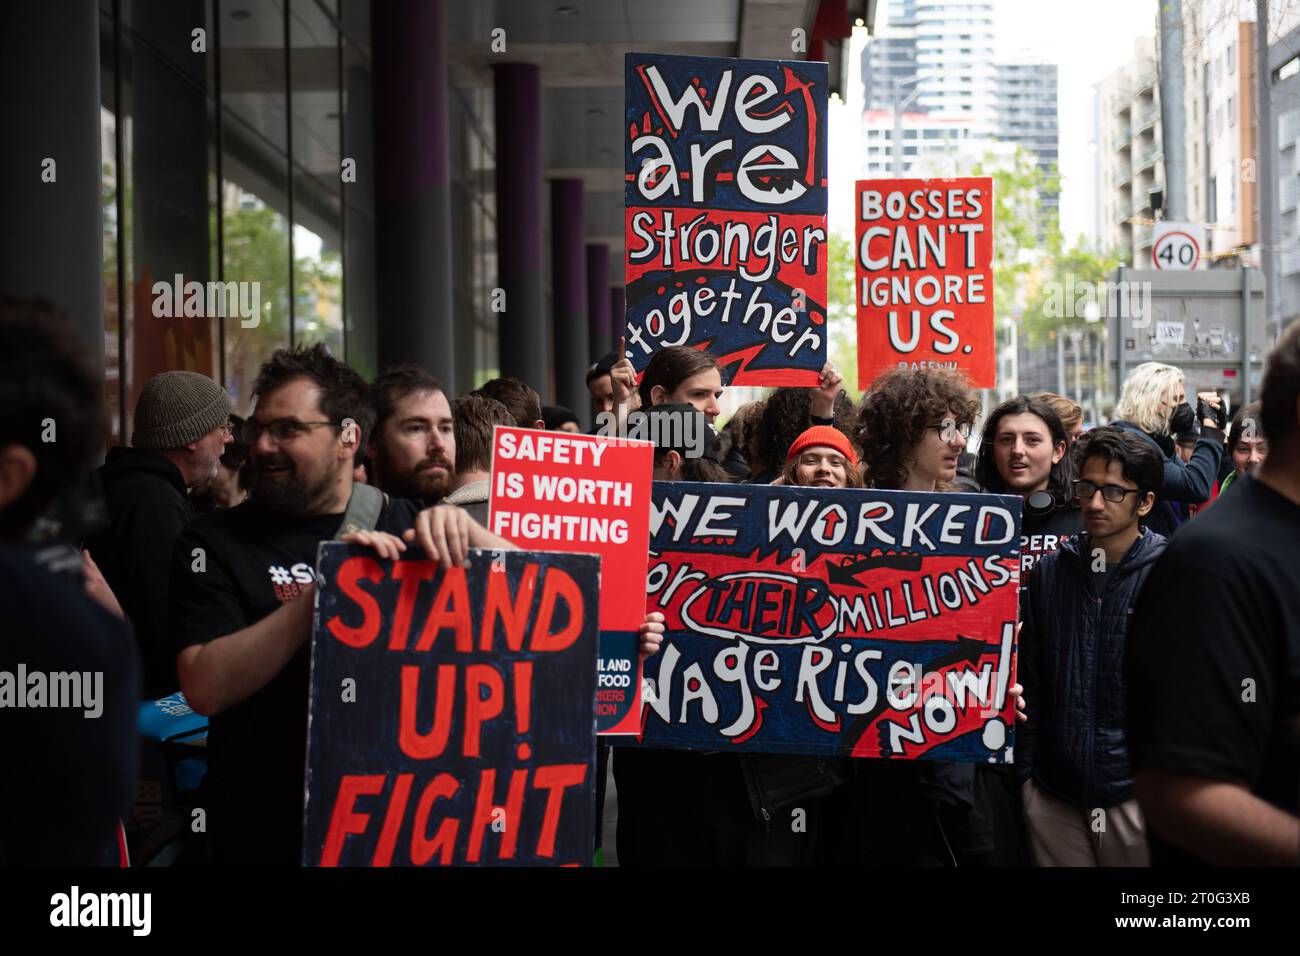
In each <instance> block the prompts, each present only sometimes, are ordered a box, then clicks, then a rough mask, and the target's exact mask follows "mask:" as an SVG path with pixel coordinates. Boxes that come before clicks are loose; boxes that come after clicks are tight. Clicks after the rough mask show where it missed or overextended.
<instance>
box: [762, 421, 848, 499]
mask: <svg viewBox="0 0 1300 956" xmlns="http://www.w3.org/2000/svg"><path fill="white" fill-rule="evenodd" d="M781 484H783V485H804V486H807V487H809V488H861V487H862V472H861V471H859V469H858V453H857V452H856V451H854V450H853V445H852V444H851V443H850V442H849V440H848V438H846V437H845V436H844V433H843V432H841V431H840V430H839V429H836V428H832V427H831V426H830V425H814V426H813V427H812V428H809V429H806V430H805V431H804V432H803V433H802V434H800V436H799V437H798V438H796V439H795V440H794V441H793V442H792V443H791V445H790V450H789V451H788V452H786V456H785V467H784V468H783V469H782V470H781Z"/></svg>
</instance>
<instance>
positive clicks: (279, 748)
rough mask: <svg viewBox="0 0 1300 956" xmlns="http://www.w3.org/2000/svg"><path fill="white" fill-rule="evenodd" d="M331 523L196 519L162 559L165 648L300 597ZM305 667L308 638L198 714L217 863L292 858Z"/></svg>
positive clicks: (409, 514)
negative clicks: (204, 716)
mask: <svg viewBox="0 0 1300 956" xmlns="http://www.w3.org/2000/svg"><path fill="white" fill-rule="evenodd" d="M416 510H417V509H416V505H415V503H414V502H410V501H405V500H402V499H390V500H389V501H388V503H387V505H386V506H385V508H384V510H383V512H382V513H381V514H380V516H379V520H378V521H377V522H376V528H377V529H378V530H380V531H388V532H390V533H392V534H398V535H400V534H401V533H402V532H403V531H405V530H406V529H407V528H409V527H411V526H412V524H413V523H414V517H415V513H416ZM342 520H343V515H342V514H341V513H340V514H333V515H311V516H307V517H300V518H286V517H281V516H276V515H268V514H265V513H263V512H260V511H258V510H256V509H255V508H254V507H253V504H252V503H251V502H249V503H246V504H243V505H240V506H239V507H237V508H233V509H231V510H229V511H223V512H216V513H214V514H208V515H200V516H199V517H198V518H196V519H195V520H194V521H193V522H191V524H190V525H189V526H188V527H187V528H186V529H185V531H184V533H183V534H182V535H181V537H180V539H179V540H178V541H177V544H176V550H175V552H174V553H173V556H172V578H171V631H172V635H173V640H174V641H175V645H176V650H177V652H180V651H181V650H183V649H184V648H186V647H190V646H192V645H194V644H204V643H207V642H208V641H211V640H214V639H216V638H218V637H224V636H226V635H228V634H232V633H234V632H235V631H239V630H243V629H244V628H246V627H248V626H250V625H252V624H254V623H256V622H257V621H259V620H261V619H262V618H264V617H266V616H267V615H268V614H270V613H271V612H273V611H275V610H276V609H277V608H279V607H280V606H281V605H283V604H284V603H286V602H287V601H290V600H292V599H293V598H295V597H297V596H298V595H299V594H301V593H302V591H303V589H304V588H306V587H307V586H308V585H310V584H311V583H312V581H313V580H314V575H315V567H316V548H317V545H319V544H320V542H322V541H328V540H330V539H332V538H333V537H334V535H335V533H336V532H337V531H338V528H339V525H340V523H341V522H342ZM195 549H202V553H201V554H196V552H195ZM310 665H311V641H310V640H308V641H307V642H305V643H304V644H303V645H302V647H300V648H299V649H298V652H297V653H296V654H294V656H293V658H292V659H291V660H290V661H289V663H288V664H287V665H285V667H284V669H283V670H281V671H280V673H279V674H277V675H276V676H275V677H274V678H273V679H272V680H271V682H270V683H268V684H267V685H266V686H265V687H263V688H262V689H261V690H259V691H258V692H257V693H255V694H253V695H252V696H251V697H249V698H248V699H246V700H244V701H241V702H240V703H238V704H236V705H234V706H233V707H231V708H229V709H228V710H225V711H223V712H221V713H219V714H217V715H215V716H214V717H212V719H211V721H210V728H209V732H208V782H207V787H208V796H207V802H208V804H209V807H208V814H207V827H208V833H209V835H210V837H211V839H212V845H213V848H214V851H215V853H216V856H217V862H218V863H223V864H227V863H240V864H246V863H252V864H268V865H282V866H296V865H298V864H299V863H300V856H301V844H302V805H303V772H304V768H305V764H306V753H307V703H308V690H309V678H310Z"/></svg>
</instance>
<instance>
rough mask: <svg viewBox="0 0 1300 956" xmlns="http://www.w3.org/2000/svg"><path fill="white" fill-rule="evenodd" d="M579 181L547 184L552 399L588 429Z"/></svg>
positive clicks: (584, 266) (584, 271) (584, 265)
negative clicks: (552, 324) (552, 307)
mask: <svg viewBox="0 0 1300 956" xmlns="http://www.w3.org/2000/svg"><path fill="white" fill-rule="evenodd" d="M582 230H583V195H582V180H581V179H554V180H552V181H551V298H552V301H553V302H554V305H555V313H554V314H555V394H556V396H557V398H558V399H559V402H560V404H561V405H564V406H567V407H568V408H570V409H572V410H573V413H574V414H575V415H577V416H578V418H579V419H581V420H582V423H583V427H584V428H586V427H589V426H590V424H591V423H590V422H588V421H587V420H586V419H587V417H588V414H589V411H590V409H589V405H590V404H591V403H590V402H589V401H588V400H587V386H586V384H585V378H586V371H587V365H588V364H589V363H588V361H587V334H588V333H587V256H586V251H585V249H584V246H583V242H582Z"/></svg>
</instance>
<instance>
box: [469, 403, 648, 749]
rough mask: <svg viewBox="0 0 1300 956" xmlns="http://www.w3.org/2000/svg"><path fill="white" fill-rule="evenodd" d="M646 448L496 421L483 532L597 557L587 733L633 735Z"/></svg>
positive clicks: (645, 506)
mask: <svg viewBox="0 0 1300 956" xmlns="http://www.w3.org/2000/svg"><path fill="white" fill-rule="evenodd" d="M653 473H654V445H653V444H651V443H650V442H646V441H634V440H631V439H624V438H614V439H611V438H602V437H598V436H595V435H571V434H568V433H567V432H545V431H536V430H533V429H527V428H507V427H505V426H502V425H498V426H497V428H496V431H495V433H494V435H493V442H492V490H491V497H490V498H489V500H488V527H489V528H491V529H492V531H493V532H495V533H496V534H499V535H501V536H502V537H503V538H505V539H507V540H508V541H510V542H511V543H512V544H516V545H518V546H519V547H521V548H531V549H536V550H546V551H571V552H579V553H586V554H598V555H600V556H601V581H600V655H599V657H598V658H597V659H596V727H597V729H598V730H599V731H600V733H602V734H634V733H636V732H637V727H638V721H637V717H638V713H639V708H638V706H637V704H638V702H639V700H640V697H639V695H638V690H639V689H640V686H641V681H640V678H639V676H638V675H639V673H640V670H639V668H640V665H639V659H638V655H637V629H638V628H640V626H641V622H642V621H643V620H644V619H645V568H646V554H647V549H648V546H649V542H650V484H651V477H652V475H653Z"/></svg>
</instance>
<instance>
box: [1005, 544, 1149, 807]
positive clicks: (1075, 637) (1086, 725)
mask: <svg viewBox="0 0 1300 956" xmlns="http://www.w3.org/2000/svg"><path fill="white" fill-rule="evenodd" d="M1088 542H1089V536H1088V533H1087V532H1086V531H1085V532H1082V533H1080V534H1077V535H1071V536H1070V537H1068V538H1066V539H1065V540H1064V541H1063V542H1062V543H1061V547H1060V549H1059V550H1057V551H1056V552H1055V553H1053V554H1047V555H1044V556H1043V557H1042V558H1040V559H1039V561H1038V563H1037V564H1036V565H1034V573H1033V575H1032V576H1031V577H1030V580H1029V594H1028V598H1027V599H1026V601H1025V602H1024V607H1023V608H1021V619H1022V620H1023V622H1024V624H1023V626H1022V627H1021V630H1020V658H1019V668H1018V673H1019V677H1020V683H1021V684H1022V685H1024V688H1025V706H1026V711H1027V714H1028V717H1029V720H1028V722H1027V723H1025V724H1023V725H1022V726H1021V727H1020V728H1019V729H1018V730H1017V732H1016V753H1015V761H1016V766H1017V767H1018V768H1019V769H1018V774H1017V775H1018V777H1019V778H1020V779H1021V780H1022V781H1023V780H1025V779H1028V778H1029V777H1030V776H1031V775H1032V776H1033V779H1034V782H1035V783H1037V784H1038V785H1040V786H1041V787H1043V789H1044V790H1046V791H1048V792H1049V793H1051V794H1053V795H1054V796H1056V797H1057V798H1058V799H1060V800H1064V801H1066V802H1067V803H1072V804H1074V805H1075V806H1079V807H1112V806H1115V805H1116V804H1118V803H1122V802H1124V801H1125V800H1127V799H1129V798H1130V797H1132V796H1133V792H1134V791H1133V771H1132V768H1131V767H1130V765H1129V757H1128V743H1127V739H1126V735H1125V730H1124V728H1125V704H1124V694H1125V685H1124V644H1125V641H1126V640H1127V637H1128V622H1129V616H1130V615H1131V614H1132V613H1133V607H1134V605H1135V604H1136V603H1137V599H1138V594H1139V593H1140V591H1141V589H1142V585H1143V584H1144V583H1145V582H1146V579H1147V575H1149V574H1150V573H1151V568H1152V567H1153V566H1154V564H1155V562H1156V558H1158V557H1159V556H1160V555H1161V553H1162V552H1163V551H1164V549H1165V544H1166V541H1165V539H1164V538H1163V537H1162V536H1160V535H1158V534H1156V533H1154V532H1153V531H1151V530H1150V529H1149V528H1143V529H1142V534H1141V536H1140V537H1139V538H1138V539H1137V541H1135V542H1133V546H1132V547H1131V548H1130V549H1129V551H1128V554H1126V555H1125V556H1124V559H1123V560H1122V561H1121V562H1120V563H1119V564H1118V565H1116V566H1115V567H1114V568H1112V569H1111V570H1110V572H1109V573H1108V574H1107V575H1106V582H1105V586H1104V588H1103V590H1102V596H1101V598H1096V597H1094V596H1093V594H1092V589H1091V587H1090V577H1091V575H1092V571H1091V565H1092V561H1093V558H1092V554H1091V550H1092V549H1091V546H1090V545H1089V543H1088Z"/></svg>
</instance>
